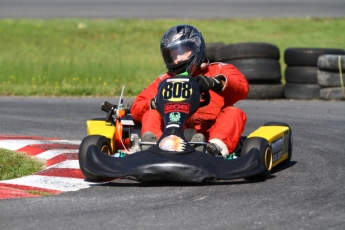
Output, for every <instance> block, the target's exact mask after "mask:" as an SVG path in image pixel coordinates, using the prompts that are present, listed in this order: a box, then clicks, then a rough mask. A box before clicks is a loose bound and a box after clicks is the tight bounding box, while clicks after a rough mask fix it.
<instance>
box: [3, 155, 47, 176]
mask: <svg viewBox="0 0 345 230" xmlns="http://www.w3.org/2000/svg"><path fill="white" fill-rule="evenodd" d="M43 168H44V163H43V162H41V161H39V160H37V159H35V158H32V157H30V156H28V155H25V154H24V153H17V152H13V151H10V150H6V149H1V148H0V180H9V179H13V178H19V177H22V176H26V175H31V174H33V173H36V172H38V171H40V170H42V169H43Z"/></svg>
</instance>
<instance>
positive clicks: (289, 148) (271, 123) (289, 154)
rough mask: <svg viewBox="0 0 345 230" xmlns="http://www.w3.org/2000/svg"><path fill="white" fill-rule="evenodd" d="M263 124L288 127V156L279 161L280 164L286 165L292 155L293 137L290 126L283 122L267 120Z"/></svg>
mask: <svg viewBox="0 0 345 230" xmlns="http://www.w3.org/2000/svg"><path fill="white" fill-rule="evenodd" d="M264 126H286V127H289V134H288V135H289V144H288V158H287V159H286V160H284V161H282V162H281V163H280V164H281V165H287V164H288V163H289V162H290V161H291V157H292V144H293V138H292V130H291V127H290V126H289V125H288V124H286V123H283V122H267V123H265V124H264Z"/></svg>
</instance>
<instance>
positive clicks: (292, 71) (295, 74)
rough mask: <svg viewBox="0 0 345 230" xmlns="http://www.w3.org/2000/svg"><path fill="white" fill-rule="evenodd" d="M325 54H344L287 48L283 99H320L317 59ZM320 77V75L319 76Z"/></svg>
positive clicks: (325, 50)
mask: <svg viewBox="0 0 345 230" xmlns="http://www.w3.org/2000/svg"><path fill="white" fill-rule="evenodd" d="M325 54H336V55H341V54H345V51H344V50H343V49H331V48H287V49H286V50H285V52H284V62H285V63H286V65H287V67H286V69H285V81H286V85H285V90H284V96H285V98H290V99H320V98H321V93H320V91H321V85H320V84H319V81H318V75H319V67H318V59H319V57H320V56H321V55H325ZM320 75H321V74H320Z"/></svg>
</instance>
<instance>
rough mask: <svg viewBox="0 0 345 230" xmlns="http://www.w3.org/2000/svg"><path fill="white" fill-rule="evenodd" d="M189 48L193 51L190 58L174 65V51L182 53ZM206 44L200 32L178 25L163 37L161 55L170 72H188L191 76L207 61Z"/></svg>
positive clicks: (191, 27)
mask: <svg viewBox="0 0 345 230" xmlns="http://www.w3.org/2000/svg"><path fill="white" fill-rule="evenodd" d="M186 47H188V48H189V49H190V51H191V54H190V55H189V57H188V58H187V59H186V60H184V61H180V62H178V63H177V64H176V63H174V58H173V57H172V51H173V50H175V51H176V50H177V51H181V50H184V49H185V48H186ZM205 53H206V52H205V42H204V39H203V37H202V35H201V33H200V32H199V30H198V29H197V28H195V27H193V26H190V25H178V26H174V27H172V28H170V29H169V30H168V31H167V32H166V33H165V34H164V35H163V37H162V41H161V54H162V56H163V60H164V62H165V66H166V67H167V69H168V70H169V72H171V73H174V74H181V73H184V72H188V74H189V75H192V74H193V73H195V71H196V70H198V69H199V68H200V65H201V63H203V62H204V61H205V56H206V54H205Z"/></svg>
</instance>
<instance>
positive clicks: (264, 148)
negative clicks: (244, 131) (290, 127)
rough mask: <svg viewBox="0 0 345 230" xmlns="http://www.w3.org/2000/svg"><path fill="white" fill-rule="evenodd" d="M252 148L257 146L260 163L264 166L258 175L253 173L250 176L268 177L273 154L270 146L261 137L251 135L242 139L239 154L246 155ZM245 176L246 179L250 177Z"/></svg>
mask: <svg viewBox="0 0 345 230" xmlns="http://www.w3.org/2000/svg"><path fill="white" fill-rule="evenodd" d="M252 148H257V149H258V150H259V151H260V158H261V163H262V164H263V166H264V167H265V170H264V171H263V172H262V173H260V174H259V175H255V176H254V177H251V178H262V179H266V178H269V176H270V174H271V169H272V163H273V155H272V148H271V146H270V144H269V143H268V141H267V140H266V139H264V138H261V137H251V138H247V139H246V140H245V141H244V144H243V148H242V154H241V156H244V155H246V154H247V153H248V152H249V151H250V150H251V149H252ZM251 178H247V179H251Z"/></svg>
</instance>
